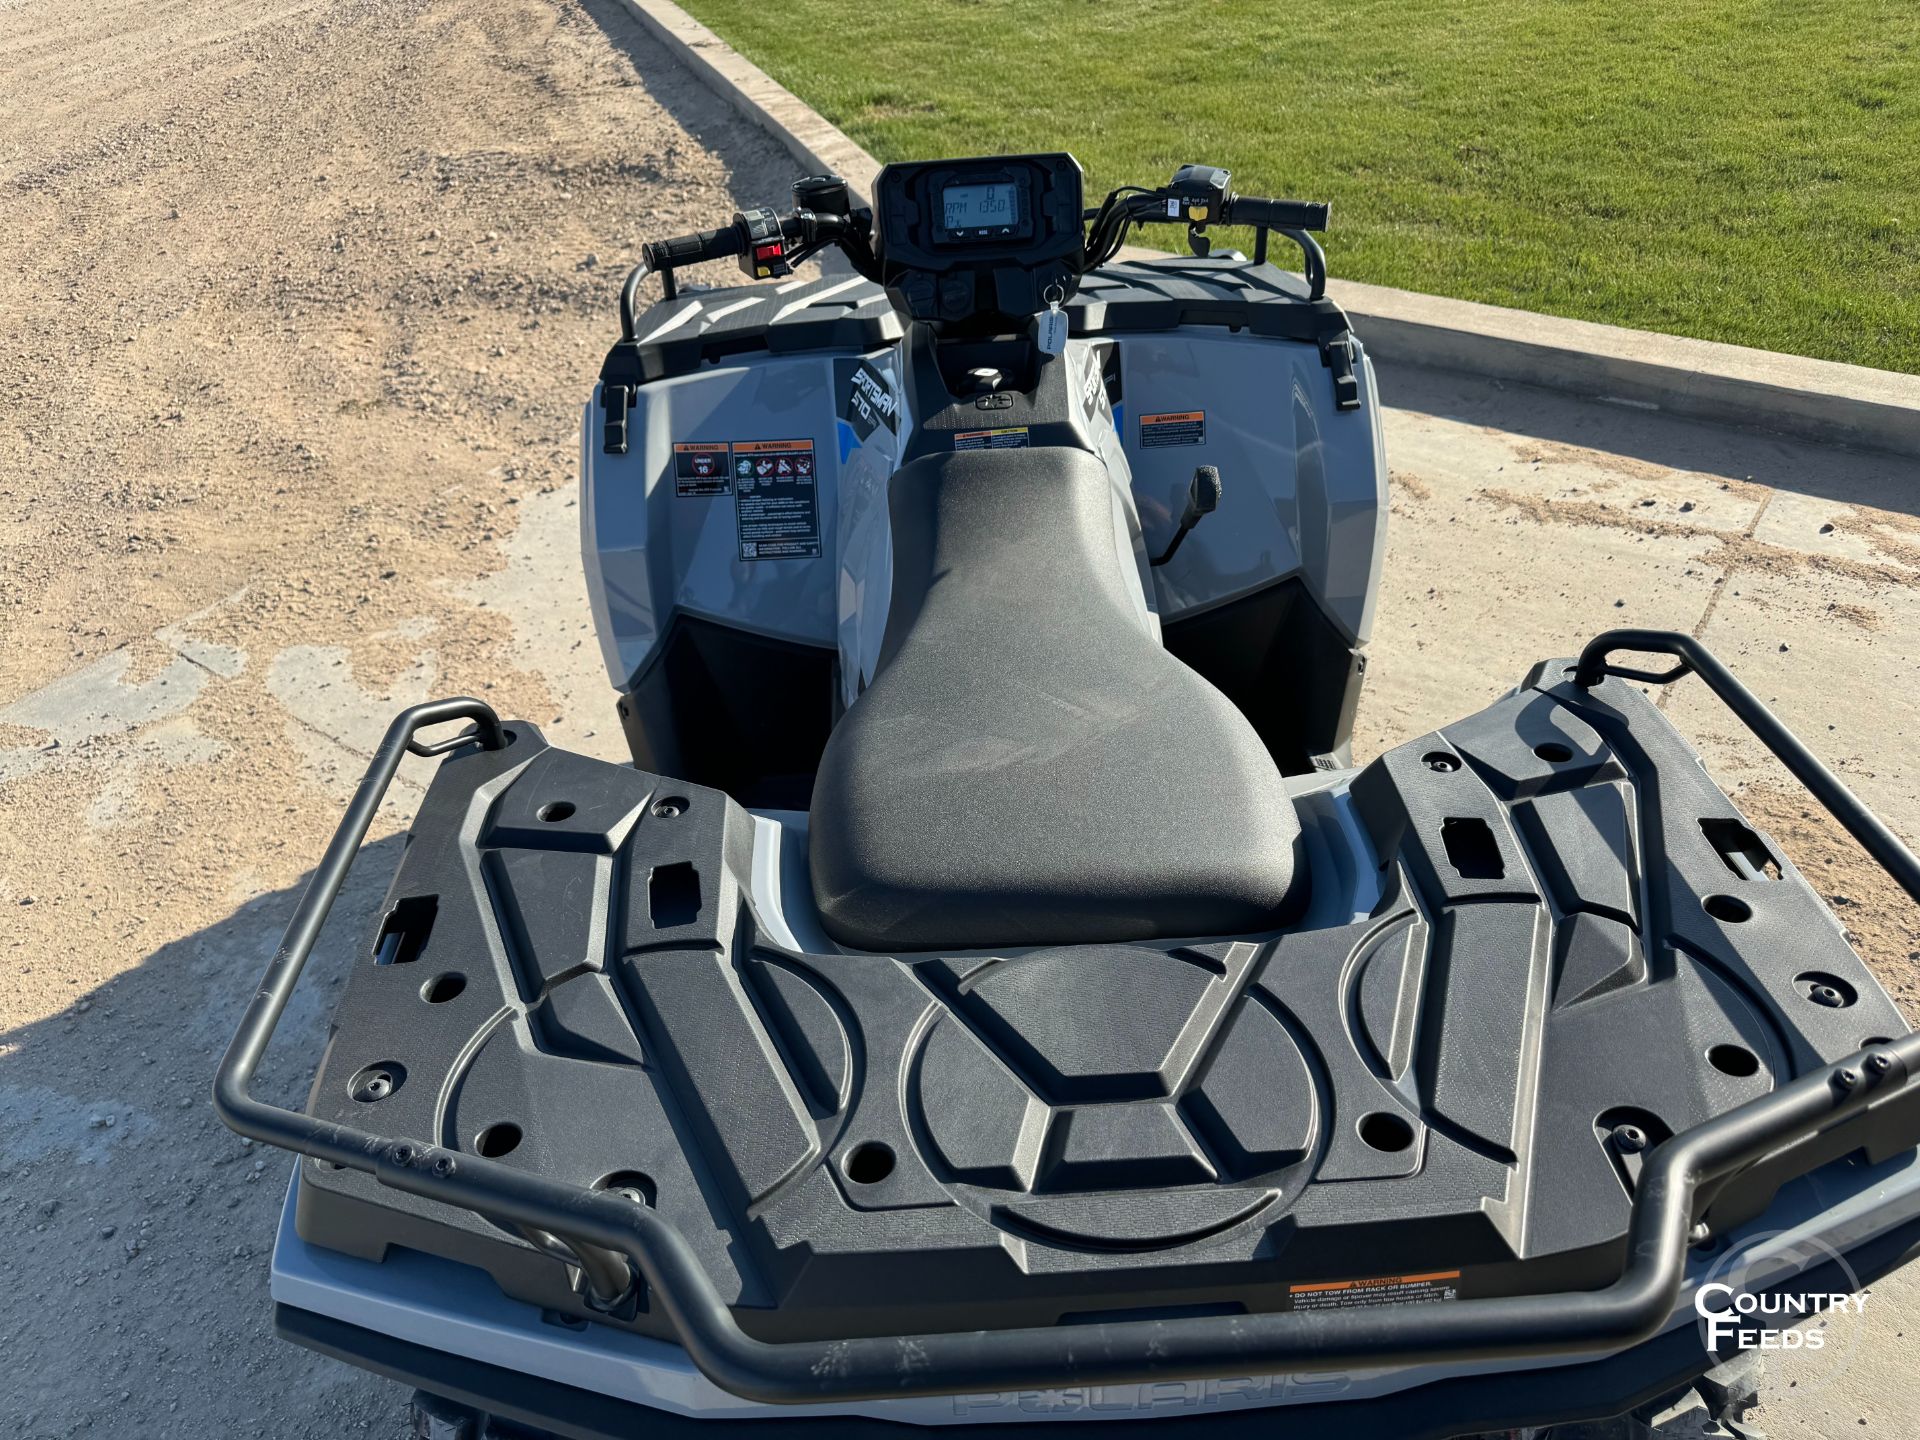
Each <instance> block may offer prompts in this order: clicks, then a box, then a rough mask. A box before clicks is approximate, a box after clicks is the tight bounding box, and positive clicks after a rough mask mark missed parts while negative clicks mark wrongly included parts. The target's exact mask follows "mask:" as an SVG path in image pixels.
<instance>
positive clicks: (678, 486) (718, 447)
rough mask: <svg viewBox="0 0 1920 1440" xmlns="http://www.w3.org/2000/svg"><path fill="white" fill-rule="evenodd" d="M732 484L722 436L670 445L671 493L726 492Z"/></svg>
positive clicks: (719, 493)
mask: <svg viewBox="0 0 1920 1440" xmlns="http://www.w3.org/2000/svg"><path fill="white" fill-rule="evenodd" d="M732 488H733V477H732V473H731V470H730V467H729V466H728V464H727V442H726V441H724V440H689V441H683V442H682V443H680V444H677V445H675V446H674V447H673V493H674V494H676V495H725V494H726V493H727V492H728V491H730V490H731V489H732Z"/></svg>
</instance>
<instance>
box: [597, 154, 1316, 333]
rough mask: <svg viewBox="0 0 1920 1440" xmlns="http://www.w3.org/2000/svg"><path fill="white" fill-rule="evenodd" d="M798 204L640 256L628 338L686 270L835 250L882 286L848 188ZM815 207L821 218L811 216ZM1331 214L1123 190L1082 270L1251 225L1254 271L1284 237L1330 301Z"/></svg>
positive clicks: (623, 315) (1233, 198)
mask: <svg viewBox="0 0 1920 1440" xmlns="http://www.w3.org/2000/svg"><path fill="white" fill-rule="evenodd" d="M828 182H831V183H830V185H829V184H828ZM823 185H825V186H827V188H825V189H823V188H822V187H823ZM832 186H839V187H840V193H839V195H838V197H837V198H835V197H833V196H831V195H830V194H829V191H830V189H831V187H832ZM794 198H795V201H796V204H797V206H798V207H799V208H796V209H794V210H793V211H791V212H789V213H787V214H776V213H775V212H774V211H772V210H765V209H763V210H754V211H747V212H743V213H740V214H736V215H735V216H734V217H733V223H732V224H730V225H722V226H719V227H717V228H715V229H712V230H701V231H698V232H696V233H694V234H692V235H677V236H674V237H673V238H672V239H668V240H654V241H650V242H649V243H647V244H645V245H643V246H641V249H640V257H641V258H640V264H639V265H637V266H635V267H634V270H633V273H632V274H630V275H629V276H628V277H627V282H626V284H625V285H624V286H623V287H622V288H621V292H620V330H621V334H622V336H623V337H624V338H626V339H628V340H632V339H633V338H634V323H635V308H636V301H637V299H638V295H639V289H640V282H641V281H642V280H643V279H645V278H646V277H647V276H648V275H658V276H660V277H661V283H662V285H663V286H664V287H665V292H666V297H667V298H668V299H672V298H673V297H674V296H675V295H676V294H677V293H678V287H677V286H676V284H675V281H674V275H673V272H674V271H675V270H676V269H678V268H679V267H681V266H683V265H699V264H702V263H704V262H706V261H709V260H724V259H728V258H729V257H732V256H740V257H742V259H741V265H742V268H743V269H744V270H745V271H746V274H747V275H748V277H749V278H753V279H768V278H779V277H781V276H784V275H788V274H791V273H792V267H793V266H794V265H797V264H799V263H800V261H802V260H804V259H805V258H807V257H808V256H809V255H812V254H814V253H815V252H816V251H818V250H820V249H822V248H823V247H825V246H828V245H834V246H837V247H839V249H840V250H841V251H842V252H843V253H844V254H845V255H846V257H847V259H848V261H849V262H850V263H851V264H852V266H853V268H854V270H855V271H856V272H858V273H859V274H861V275H864V276H866V277H867V278H868V279H869V280H874V281H880V280H881V276H880V267H879V265H878V263H877V261H876V259H875V257H874V252H873V243H872V229H873V216H872V213H871V212H870V211H866V210H852V209H850V208H847V206H846V199H845V190H844V185H843V184H842V182H839V181H837V180H833V178H832V177H811V178H809V179H807V180H803V181H801V182H798V183H797V184H796V186H795V190H794ZM815 205H819V206H821V207H822V208H820V209H818V210H816V209H814V208H811V207H813V206H815ZM1328 210H1329V207H1328V205H1327V204H1326V202H1324V201H1318V200H1276V199H1269V198H1266V197H1263V196H1258V195H1235V194H1233V193H1232V192H1231V190H1230V189H1229V188H1228V172H1227V171H1225V170H1216V169H1211V168H1209V167H1205V166H1193V165H1189V166H1184V167H1182V169H1181V170H1180V171H1179V173H1177V174H1176V175H1175V176H1174V179H1173V183H1172V184H1171V185H1170V186H1168V187H1166V188H1164V189H1159V190H1147V189H1141V188H1139V187H1126V188H1123V189H1120V190H1116V191H1114V192H1113V193H1112V194H1111V195H1109V196H1107V199H1106V203H1105V204H1103V205H1101V206H1100V207H1099V208H1098V209H1095V210H1090V211H1088V212H1087V213H1086V215H1085V216H1084V219H1085V220H1086V221H1088V222H1090V228H1089V231H1088V234H1087V237H1086V241H1085V245H1084V247H1083V250H1082V253H1081V255H1080V258H1079V266H1078V268H1079V270H1080V273H1082V274H1085V273H1086V272H1087V271H1089V270H1095V269H1098V268H1099V267H1100V266H1102V265H1104V264H1106V263H1107V262H1108V261H1110V260H1112V259H1113V257H1114V256H1115V255H1116V254H1118V253H1119V250H1120V246H1121V244H1122V243H1123V242H1124V240H1125V238H1126V234H1127V231H1128V229H1129V228H1130V227H1132V226H1134V225H1151V224H1180V225H1186V226H1187V227H1188V230H1189V233H1190V234H1191V235H1192V236H1193V237H1194V239H1193V246H1194V253H1195V254H1197V255H1205V254H1206V253H1207V251H1206V242H1205V239H1204V235H1205V231H1206V228H1207V226H1208V225H1209V224H1216V225H1250V226H1252V227H1253V228H1254V231H1255V232H1256V235H1255V241H1254V254H1253V259H1254V263H1255V264H1261V263H1264V262H1265V260H1266V258H1267V236H1268V234H1269V232H1272V231H1278V232H1279V233H1280V234H1282V235H1285V236H1286V237H1287V238H1288V239H1290V240H1292V241H1293V242H1294V243H1295V244H1296V245H1298V246H1299V247H1300V253H1301V256H1302V259H1303V260H1304V262H1305V263H1304V266H1303V269H1304V271H1305V274H1306V278H1307V292H1308V298H1309V299H1313V300H1318V299H1320V298H1321V297H1322V296H1323V295H1325V294H1326V286H1327V257H1326V254H1325V252H1323V251H1322V250H1321V249H1320V246H1319V244H1318V243H1317V242H1316V241H1315V240H1314V239H1313V234H1312V232H1314V231H1322V230H1325V229H1326V228H1327V216H1328ZM763 257H764V258H763Z"/></svg>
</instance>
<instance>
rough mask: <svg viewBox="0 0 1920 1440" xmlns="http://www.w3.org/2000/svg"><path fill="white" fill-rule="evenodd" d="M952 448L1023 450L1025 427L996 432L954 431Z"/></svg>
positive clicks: (1007, 427)
mask: <svg viewBox="0 0 1920 1440" xmlns="http://www.w3.org/2000/svg"><path fill="white" fill-rule="evenodd" d="M953 448H954V449H956V450H1024V449H1026V448H1027V427H1026V426H1024V425H1007V426H1003V427H1001V428H1000V429H998V430H956V431H954V432H953Z"/></svg>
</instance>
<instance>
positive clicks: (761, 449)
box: [733, 440, 813, 455]
mask: <svg viewBox="0 0 1920 1440" xmlns="http://www.w3.org/2000/svg"><path fill="white" fill-rule="evenodd" d="M812 449H813V441H811V440H736V441H734V442H733V453H734V454H736V455H772V454H775V453H776V452H781V453H783V452H786V451H789V450H809V451H810V450H812Z"/></svg>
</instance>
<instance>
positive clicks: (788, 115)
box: [621, 0, 1920, 456]
mask: <svg viewBox="0 0 1920 1440" xmlns="http://www.w3.org/2000/svg"><path fill="white" fill-rule="evenodd" d="M621 3H622V4H623V5H625V6H626V7H627V9H628V10H630V11H632V12H633V14H634V16H635V18H637V19H638V20H639V21H640V23H641V24H642V25H643V26H644V27H645V28H646V29H647V30H648V31H649V32H651V33H652V34H653V35H654V36H656V37H657V38H658V39H659V40H660V41H661V43H662V44H664V45H665V46H666V47H667V49H668V50H669V51H670V52H671V53H672V54H673V55H674V56H675V57H676V58H677V59H679V60H680V61H681V62H682V63H683V64H685V65H686V66H688V68H690V69H691V70H692V71H693V72H694V73H695V74H696V75H698V76H699V77H700V78H701V79H702V80H704V81H705V82H706V83H707V84H708V85H710V86H711V87H712V88H713V89H714V90H715V91H716V92H717V93H718V94H719V95H721V96H722V97H723V98H724V99H726V100H727V101H728V102H729V103H731V104H732V105H733V106H734V108H735V109H737V110H739V111H740V113H741V114H742V115H744V116H746V117H747V118H748V119H749V120H751V121H753V122H754V124H756V125H758V126H759V127H760V128H761V129H763V130H765V131H766V132H767V133H768V134H770V135H772V136H773V137H774V138H775V139H777V140H779V141H780V143H781V144H783V145H785V146H786V147H787V149H788V150H789V151H790V152H792V154H793V156H794V158H795V159H796V160H798V161H799V162H800V163H801V165H803V166H804V167H805V168H806V169H808V170H809V171H820V170H830V171H832V172H834V173H835V174H838V175H841V176H844V177H845V178H846V179H847V181H848V182H849V183H850V184H851V185H852V186H853V188H854V189H855V190H856V191H858V192H859V193H860V194H861V195H862V196H863V197H865V198H868V199H870V198H871V196H872V193H873V178H874V176H875V175H877V174H878V173H879V171H880V164H879V162H878V161H876V160H875V159H874V158H873V157H872V156H871V155H869V154H868V153H867V152H866V151H865V150H862V149H861V148H860V147H859V146H858V145H856V144H854V142H853V141H852V140H850V139H848V138H847V137H846V136H845V135H844V134H842V133H841V132H840V131H839V130H838V129H836V128H835V127H834V126H833V125H832V124H830V123H829V122H828V121H827V120H826V119H825V118H824V117H823V116H822V115H820V114H819V112H817V111H816V110H814V109H813V108H812V107H811V106H809V105H807V104H806V103H805V102H804V101H802V100H801V99H800V98H799V97H798V96H796V95H795V94H794V93H793V92H792V91H790V90H788V89H786V88H785V87H784V86H782V85H780V84H778V83H777V82H776V81H775V80H774V79H773V78H772V77H771V76H769V75H768V74H767V73H766V72H765V71H764V70H762V69H760V67H759V66H757V65H754V64H753V63H752V62H750V61H748V60H747V59H746V58H745V57H744V56H741V55H739V54H738V53H736V52H735V51H734V50H733V49H732V48H731V47H730V46H729V45H728V44H727V43H726V42H725V41H724V40H722V39H721V38H720V37H719V36H718V35H716V34H714V33H713V31H711V30H709V29H708V28H707V27H706V26H704V25H702V24H701V23H700V22H699V21H698V20H695V19H694V18H693V17H692V16H691V15H689V14H687V12H686V11H684V10H682V9H681V8H680V7H679V6H678V5H676V4H674V3H673V0H621ZM1135 253H1137V254H1147V253H1150V252H1145V251H1140V252H1135ZM1327 290H1328V293H1329V294H1330V295H1331V296H1332V297H1333V298H1334V299H1335V300H1336V301H1338V302H1339V304H1340V306H1341V307H1342V308H1343V309H1344V310H1345V311H1346V312H1347V314H1348V315H1349V316H1350V317H1352V319H1353V322H1354V329H1355V330H1356V331H1357V332H1358V333H1359V335H1360V337H1361V339H1362V340H1364V341H1365V342H1366V346H1367V350H1368V353H1369V354H1371V355H1372V356H1373V357H1374V358H1375V359H1377V360H1382V361H1387V362H1390V363H1393V364H1403V365H1429V366H1433V367H1434V368H1436V369H1442V370H1450V371H1454V372H1456V373H1465V374H1470V375H1482V376H1485V377H1487V378H1489V379H1493V380H1506V381H1513V382H1517V383H1521V384H1527V385H1538V386H1543V387H1545V388H1547V389H1550V390H1562V391H1566V392H1568V393H1571V394H1574V395H1578V396H1581V397H1583V398H1587V399H1599V400H1610V401H1615V402H1617V403H1621V404H1626V405H1632V406H1636V407H1639V408H1642V409H1652V410H1661V411H1665V412H1667V413H1669V414H1673V415H1683V416H1687V417H1689V418H1692V419H1699V420H1710V421H1715V422H1717V423H1719V424H1723V425H1733V426H1738V427H1740V428H1742V429H1759V430H1771V431H1776V432H1778V433H1781V434H1785V435H1791V436H1794V437H1796V438H1799V439H1805V440H1814V441H1819V442H1821V443H1823V444H1830V445H1853V446H1859V447H1863V448H1866V449H1874V450H1885V451H1889V452H1892V453H1893V454H1897V455H1909V456H1920V375H1904V374H1900V373H1898V372H1895V371H1889V370H1872V369H1869V368H1867V367H1866V366H1863V365H1841V364H1837V363H1835V362H1834V361H1831V360H1810V359H1806V358H1804V357H1802V356H1798V355H1779V354H1775V353H1774V352H1773V351H1770V350H1751V349H1748V348H1746V347H1745V346H1741V345H1722V344H1719V343H1717V342H1715V341H1710V340H1689V339H1686V338H1684V337H1682V336H1678V335H1657V334H1654V333H1652V332H1649V331H1645V330H1626V329H1622V328H1620V327H1618V326H1613V325H1596V324H1593V323H1592V322H1591V321H1586V320H1563V319H1561V318H1559V317H1558V316H1553V315H1535V314H1533V313H1531V312H1530V311H1525V310H1508V309H1504V308H1502V307H1500V306H1497V305H1481V304H1477V303H1475V302H1473V301H1470V300H1448V299H1445V298H1443V297H1441V296H1437V295H1421V294H1417V293H1415V292H1413V291H1410V290H1393V289H1389V288H1387V287H1386V286H1383V285H1365V284H1362V283H1360V282H1359V281H1354V280H1344V281H1343V280H1334V281H1330V282H1329V284H1328V287H1327Z"/></svg>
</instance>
